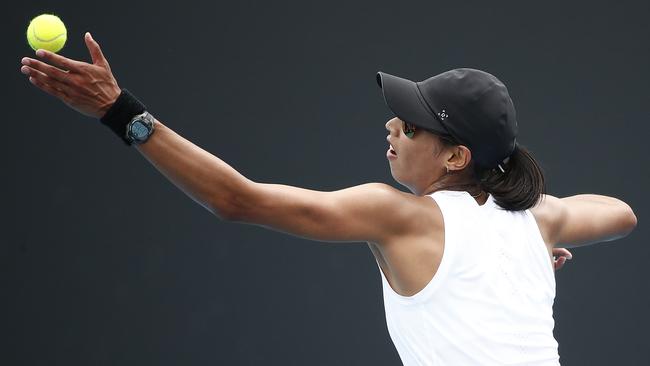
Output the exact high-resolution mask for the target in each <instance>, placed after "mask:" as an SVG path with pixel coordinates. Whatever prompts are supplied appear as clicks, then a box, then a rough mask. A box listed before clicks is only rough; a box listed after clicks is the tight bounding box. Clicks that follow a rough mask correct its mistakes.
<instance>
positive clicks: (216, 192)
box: [135, 120, 252, 219]
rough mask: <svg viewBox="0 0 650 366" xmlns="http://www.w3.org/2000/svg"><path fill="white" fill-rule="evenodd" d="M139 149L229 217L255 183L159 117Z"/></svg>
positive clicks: (166, 173) (187, 189)
mask: <svg viewBox="0 0 650 366" xmlns="http://www.w3.org/2000/svg"><path fill="white" fill-rule="evenodd" d="M154 128H155V129H154V133H153V134H152V135H151V137H150V138H149V139H148V140H147V141H146V142H145V143H143V144H141V145H135V146H136V148H137V150H138V151H140V153H141V154H142V155H144V157H145V158H146V159H147V160H148V161H149V162H150V163H151V164H153V166H155V167H156V169H158V171H160V172H161V173H162V174H163V175H164V176H165V177H167V179H169V180H170V181H171V182H172V183H174V185H176V187H178V188H179V189H181V190H182V191H183V192H185V194H187V195H188V196H190V197H191V198H192V199H193V200H194V201H196V202H197V203H199V204H200V205H201V206H203V207H205V208H206V209H208V210H209V211H210V212H212V213H214V214H215V215H216V216H218V217H220V218H223V219H229V218H230V217H231V215H232V213H233V212H234V210H235V209H236V208H237V207H238V206H241V199H242V192H244V189H245V188H246V186H247V185H249V184H251V183H252V182H251V181H250V180H248V179H247V178H246V177H244V176H243V175H241V174H240V173H239V172H237V171H236V170H235V169H233V168H232V167H231V166H230V165H228V164H226V163H225V162H224V161H223V160H221V159H219V158H217V157H216V156H214V155H212V154H210V153H209V152H207V151H205V150H203V149H202V148H200V147H198V146H197V145H195V144H193V143H192V142H190V141H188V140H186V139H185V138H183V137H182V136H180V135H179V134H177V133H176V132H174V131H173V130H171V129H170V128H168V127H166V126H165V125H164V124H162V123H160V122H159V121H158V120H156V121H155V126H154Z"/></svg>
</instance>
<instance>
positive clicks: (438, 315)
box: [380, 191, 559, 366]
mask: <svg viewBox="0 0 650 366" xmlns="http://www.w3.org/2000/svg"><path fill="white" fill-rule="evenodd" d="M430 196H431V197H432V198H433V199H434V200H435V201H436V202H437V204H438V206H439V207H440V209H441V211H442V215H443V219H444V229H445V247H444V253H443V257H442V261H441V263H440V266H439V268H438V271H437V273H436V274H435V275H434V277H433V279H432V280H431V281H430V282H429V283H428V284H427V285H426V286H425V287H424V289H422V290H421V291H420V292H418V293H417V294H415V295H413V296H408V297H406V296H401V295H399V294H397V293H396V292H395V291H393V289H392V288H391V287H390V285H389V284H388V281H387V280H386V277H385V276H384V274H383V272H382V274H381V277H382V283H383V293H384V306H385V310H386V321H387V325H388V331H389V333H390V335H391V338H392V340H393V343H394V344H395V347H396V348H397V351H398V353H399V355H400V357H401V359H402V362H403V363H404V365H406V366H410V365H454V366H460V365H559V355H558V344H557V342H556V340H555V338H554V337H553V327H554V320H553V301H554V299H555V277H554V271H553V267H552V263H551V259H550V257H549V254H548V250H547V248H546V245H545V244H544V240H543V239H542V236H541V233H540V231H539V228H538V226H537V223H536V221H535V218H534V217H533V215H532V213H531V212H530V211H529V210H526V211H507V210H503V209H501V208H500V207H499V206H498V205H497V204H496V203H495V202H494V200H493V197H492V196H490V197H489V198H488V200H487V202H486V203H485V204H484V205H482V206H480V205H478V203H477V202H476V200H474V198H472V196H471V195H469V193H467V192H465V191H438V192H434V193H433V194H431V195H430ZM380 272H381V269H380Z"/></svg>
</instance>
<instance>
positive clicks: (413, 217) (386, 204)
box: [359, 183, 443, 241]
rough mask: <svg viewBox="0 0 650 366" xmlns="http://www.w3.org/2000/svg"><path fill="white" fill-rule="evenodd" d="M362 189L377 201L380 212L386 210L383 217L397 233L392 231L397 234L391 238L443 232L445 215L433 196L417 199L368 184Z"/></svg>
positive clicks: (374, 184) (382, 185) (413, 196)
mask: <svg viewBox="0 0 650 366" xmlns="http://www.w3.org/2000/svg"><path fill="white" fill-rule="evenodd" d="M359 187H363V189H365V190H368V192H369V194H368V197H373V198H374V199H375V200H376V203H377V205H378V206H377V208H381V209H383V211H382V212H381V215H382V216H385V217H386V218H387V219H388V221H390V222H391V224H392V225H390V226H393V227H394V230H390V232H391V233H393V235H390V236H403V235H409V236H410V235H420V234H427V233H430V232H431V231H432V230H438V229H441V228H442V225H443V217H442V212H441V210H440V207H439V206H438V203H437V202H436V200H435V199H433V198H432V197H431V196H429V195H426V196H417V195H414V194H412V193H407V192H403V191H400V190H398V189H396V188H394V187H392V186H390V185H387V184H384V183H368V184H364V185H362V186H359ZM370 192H372V193H370ZM387 239H394V237H393V238H390V237H389V238H387ZM390 241H392V240H390Z"/></svg>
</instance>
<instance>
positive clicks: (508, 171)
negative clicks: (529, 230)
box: [474, 145, 546, 211]
mask: <svg viewBox="0 0 650 366" xmlns="http://www.w3.org/2000/svg"><path fill="white" fill-rule="evenodd" d="M501 166H502V167H503V169H504V170H505V172H501V170H500V169H499V168H498V167H497V168H494V169H483V170H481V169H478V168H475V170H474V172H475V177H477V178H478V181H479V184H480V185H481V188H483V190H485V191H486V192H489V193H490V194H492V196H493V197H494V201H495V202H496V203H497V204H498V205H499V206H501V207H502V208H504V209H506V210H510V211H523V210H527V209H529V208H531V207H533V206H535V205H536V204H537V202H539V200H540V199H541V198H542V194H544V193H546V182H545V179H544V172H543V171H542V168H541V167H540V166H539V164H538V163H537V161H536V160H535V158H533V155H531V153H530V152H529V151H528V149H526V148H525V147H523V146H519V145H516V146H515V151H514V152H513V153H512V155H510V159H509V160H508V162H507V163H506V164H501Z"/></svg>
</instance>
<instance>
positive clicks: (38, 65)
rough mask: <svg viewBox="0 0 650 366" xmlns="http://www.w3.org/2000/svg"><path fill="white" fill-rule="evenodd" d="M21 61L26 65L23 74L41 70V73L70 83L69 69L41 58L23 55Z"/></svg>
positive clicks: (22, 68) (22, 69)
mask: <svg viewBox="0 0 650 366" xmlns="http://www.w3.org/2000/svg"><path fill="white" fill-rule="evenodd" d="M21 63H22V64H23V65H24V66H23V67H21V71H22V72H23V74H26V75H30V74H32V73H35V71H39V72H40V73H42V74H45V75H47V76H48V77H50V78H52V79H54V80H56V81H58V82H61V83H64V84H70V80H69V78H70V72H69V71H64V70H61V69H59V68H58V67H54V66H52V65H49V64H46V63H44V62H41V61H39V60H34V59H31V58H29V57H23V59H22V60H21Z"/></svg>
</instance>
